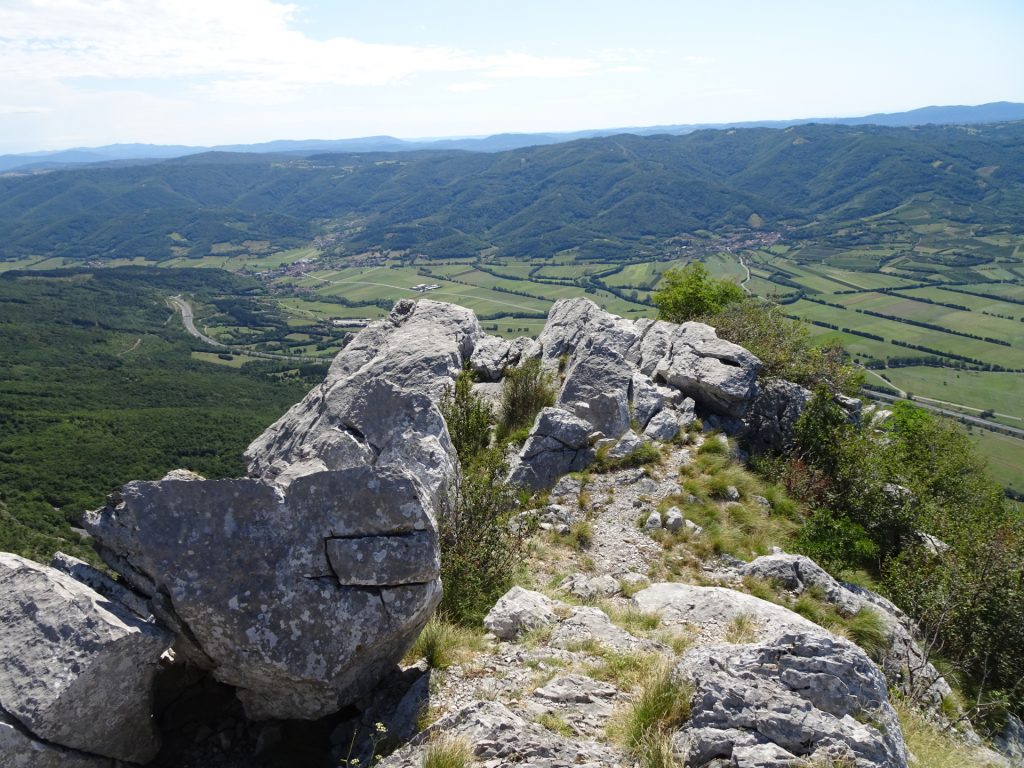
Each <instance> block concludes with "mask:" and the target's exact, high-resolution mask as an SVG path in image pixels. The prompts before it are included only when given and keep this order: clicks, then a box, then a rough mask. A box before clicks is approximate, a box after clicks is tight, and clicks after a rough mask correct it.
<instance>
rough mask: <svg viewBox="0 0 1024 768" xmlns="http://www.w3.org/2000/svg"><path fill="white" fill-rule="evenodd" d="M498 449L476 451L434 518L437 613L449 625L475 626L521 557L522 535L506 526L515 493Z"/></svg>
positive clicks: (505, 588)
mask: <svg viewBox="0 0 1024 768" xmlns="http://www.w3.org/2000/svg"><path fill="white" fill-rule="evenodd" d="M507 474H508V466H507V465H506V463H505V459H504V456H503V455H502V453H501V450H500V449H499V448H489V449H487V450H485V451H481V452H480V453H478V454H477V455H476V456H475V457H474V458H473V459H472V461H471V462H470V463H469V465H468V466H465V467H464V468H463V470H462V472H461V473H460V475H459V476H458V477H457V478H456V479H455V481H454V482H453V483H452V485H451V486H450V487H449V489H448V493H447V495H446V497H445V498H444V499H442V502H441V505H440V507H441V508H440V514H439V516H438V532H439V535H440V543H441V580H442V583H443V584H444V597H443V598H442V599H441V606H440V610H441V611H442V612H443V613H444V614H445V615H446V616H448V617H449V618H450V619H451V620H452V621H455V622H458V623H460V624H477V623H479V622H480V621H481V620H483V617H484V615H485V614H486V613H487V611H488V610H490V608H491V606H493V605H494V603H495V601H496V600H497V599H498V598H499V597H501V596H502V595H503V594H504V593H505V592H507V591H508V590H509V589H510V588H511V587H512V584H513V582H514V579H515V573H516V568H517V566H518V564H519V562H520V560H521V559H522V554H523V535H522V533H520V532H519V531H518V530H517V529H514V528H513V527H512V526H510V525H509V520H510V519H511V516H512V513H513V512H514V511H515V509H516V492H515V490H514V489H513V488H512V487H511V486H509V485H508V484H507V483H506V482H505V476H506V475H507Z"/></svg>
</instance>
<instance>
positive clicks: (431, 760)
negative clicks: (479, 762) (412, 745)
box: [423, 737, 473, 768]
mask: <svg viewBox="0 0 1024 768" xmlns="http://www.w3.org/2000/svg"><path fill="white" fill-rule="evenodd" d="M472 763H473V750H471V749H470V748H469V745H468V744H466V742H464V741H462V740H460V739H452V738H448V737H442V738H440V739H438V740H437V741H435V742H433V743H432V744H431V745H430V746H429V747H427V752H426V754H425V755H424V756H423V768H469V766H470V765H472Z"/></svg>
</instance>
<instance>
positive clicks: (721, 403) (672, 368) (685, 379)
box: [626, 320, 761, 416]
mask: <svg viewBox="0 0 1024 768" xmlns="http://www.w3.org/2000/svg"><path fill="white" fill-rule="evenodd" d="M636 332H637V336H638V339H637V341H636V342H635V343H634V344H633V345H631V346H630V348H629V351H628V352H627V353H626V359H627V360H629V361H630V362H631V363H633V364H634V365H635V366H636V367H637V368H638V369H639V370H640V371H641V373H643V374H645V375H647V376H650V377H651V378H652V379H653V380H654V381H655V382H656V383H660V384H664V385H666V386H670V387H674V388H675V389H677V390H679V391H680V392H681V393H682V394H683V395H685V396H688V397H692V398H693V399H694V400H695V401H696V402H697V404H698V405H702V406H704V407H705V408H709V409H711V410H713V411H716V412H720V413H723V414H725V415H727V416H742V415H743V414H744V412H745V411H746V408H747V404H748V401H749V400H750V398H751V396H752V394H753V392H754V386H755V381H756V379H757V372H758V371H759V370H760V368H761V361H760V360H758V359H757V358H756V357H755V356H754V355H752V354H751V353H750V352H748V351H747V350H745V349H744V348H743V347H741V346H739V345H737V344H733V343H731V342H728V341H723V340H722V339H719V338H718V336H717V335H716V334H715V329H714V328H712V327H711V326H709V325H705V324H703V323H694V322H688V323H683V324H682V325H675V324H673V323H666V322H663V321H660V320H659V321H651V320H638V321H637V322H636Z"/></svg>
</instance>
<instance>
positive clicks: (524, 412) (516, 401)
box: [496, 358, 556, 440]
mask: <svg viewBox="0 0 1024 768" xmlns="http://www.w3.org/2000/svg"><path fill="white" fill-rule="evenodd" d="M555 395H556V391H555V385H554V382H553V381H552V377H551V374H550V373H548V372H547V371H545V370H544V369H543V368H542V367H541V364H540V360H539V359H536V358H534V359H531V360H527V361H526V362H525V363H523V364H522V365H521V366H519V367H517V368H511V369H509V370H508V371H506V372H505V378H504V379H503V381H502V386H501V408H500V409H499V412H498V425H497V430H496V437H497V439H499V440H503V439H505V438H507V437H509V436H513V435H515V436H517V437H525V434H522V433H523V430H528V429H529V428H530V427H531V426H532V425H533V420H534V419H535V418H536V417H537V414H538V413H540V411H541V409H542V408H546V407H547V406H550V405H554V404H555ZM517 433H520V434H518V435H517Z"/></svg>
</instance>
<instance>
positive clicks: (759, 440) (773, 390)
mask: <svg viewBox="0 0 1024 768" xmlns="http://www.w3.org/2000/svg"><path fill="white" fill-rule="evenodd" d="M810 399H811V393H810V392H809V391H808V390H806V389H804V388H803V387H801V386H800V385H799V384H794V383H793V382H791V381H784V380H783V379H770V380H768V381H765V382H760V383H759V384H758V387H757V394H756V395H755V396H754V399H753V401H752V402H751V405H750V409H749V410H748V411H747V415H746V418H745V419H744V422H745V424H746V428H745V429H744V431H743V438H744V441H745V442H746V443H747V444H748V445H750V446H751V447H752V448H753V449H755V450H776V451H781V450H784V449H786V448H789V447H790V446H791V445H792V444H793V427H794V425H795V424H796V421H797V419H799V418H800V414H801V413H803V410H804V407H805V406H806V405H807V403H808V402H810Z"/></svg>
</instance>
